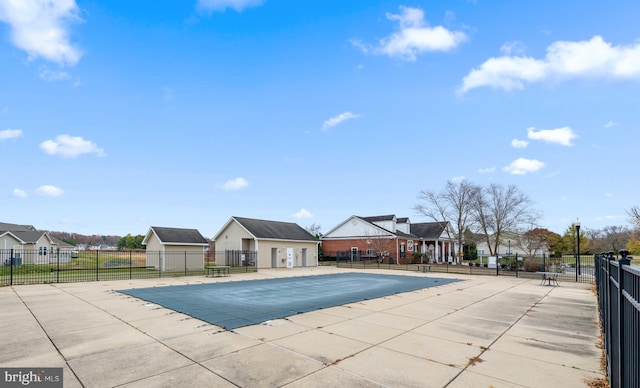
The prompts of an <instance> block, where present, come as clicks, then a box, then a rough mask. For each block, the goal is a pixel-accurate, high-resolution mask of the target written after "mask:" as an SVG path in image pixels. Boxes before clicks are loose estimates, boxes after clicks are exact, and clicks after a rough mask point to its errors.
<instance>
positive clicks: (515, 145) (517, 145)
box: [511, 139, 529, 148]
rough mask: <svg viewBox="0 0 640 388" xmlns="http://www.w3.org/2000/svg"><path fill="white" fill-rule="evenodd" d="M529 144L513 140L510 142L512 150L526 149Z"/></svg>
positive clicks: (524, 141)
mask: <svg viewBox="0 0 640 388" xmlns="http://www.w3.org/2000/svg"><path fill="white" fill-rule="evenodd" d="M528 145H529V142H528V141H526V140H519V139H513V140H511V147H513V148H527V146H528Z"/></svg>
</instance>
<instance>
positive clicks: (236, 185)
mask: <svg viewBox="0 0 640 388" xmlns="http://www.w3.org/2000/svg"><path fill="white" fill-rule="evenodd" d="M247 186H249V182H248V181H247V180H246V179H244V178H241V177H237V178H234V179H230V180H228V181H226V182H224V183H223V184H222V185H220V187H221V188H222V189H223V190H226V191H233V190H240V189H244V188H245V187H247Z"/></svg>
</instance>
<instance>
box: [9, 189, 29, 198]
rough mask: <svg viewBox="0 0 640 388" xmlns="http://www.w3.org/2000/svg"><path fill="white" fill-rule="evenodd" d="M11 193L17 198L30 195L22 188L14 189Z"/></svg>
mask: <svg viewBox="0 0 640 388" xmlns="http://www.w3.org/2000/svg"><path fill="white" fill-rule="evenodd" d="M11 195H13V196H14V197H16V198H27V196H28V194H27V192H26V191H24V190H21V189H13V192H12V193H11Z"/></svg>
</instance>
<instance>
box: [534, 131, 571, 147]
mask: <svg viewBox="0 0 640 388" xmlns="http://www.w3.org/2000/svg"><path fill="white" fill-rule="evenodd" d="M527 137H528V138H529V139H531V140H542V141H546V142H547V143H555V144H560V145H563V146H565V147H571V146H572V145H573V144H572V143H571V141H572V140H573V139H575V138H577V137H578V135H576V134H575V133H574V132H573V130H572V129H571V128H570V127H562V128H558V129H541V130H539V131H536V129H535V128H533V127H531V128H527Z"/></svg>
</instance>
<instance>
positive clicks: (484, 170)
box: [478, 166, 496, 174]
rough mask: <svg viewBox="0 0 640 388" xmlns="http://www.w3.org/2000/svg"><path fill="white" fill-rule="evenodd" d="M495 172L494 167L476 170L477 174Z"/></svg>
mask: <svg viewBox="0 0 640 388" xmlns="http://www.w3.org/2000/svg"><path fill="white" fill-rule="evenodd" d="M495 171H496V167H495V166H493V167H487V168H479V169H478V172H479V173H480V174H491V173H493V172H495Z"/></svg>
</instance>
